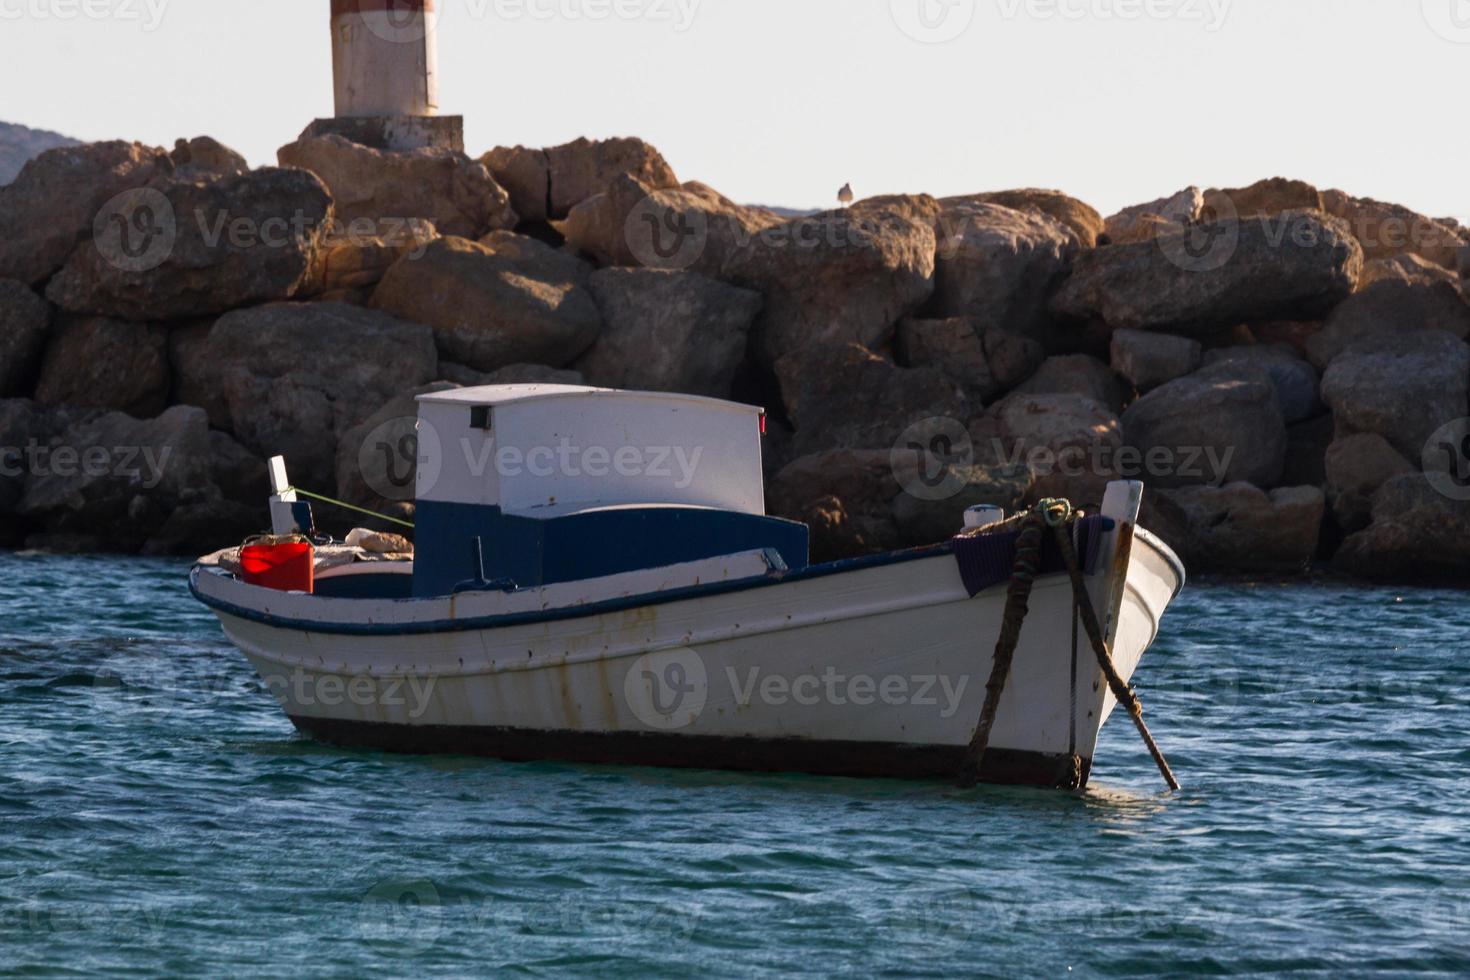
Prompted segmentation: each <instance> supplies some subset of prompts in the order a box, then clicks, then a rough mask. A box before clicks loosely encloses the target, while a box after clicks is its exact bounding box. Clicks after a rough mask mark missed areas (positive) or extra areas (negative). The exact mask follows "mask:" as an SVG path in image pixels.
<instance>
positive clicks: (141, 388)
mask: <svg viewBox="0 0 1470 980" xmlns="http://www.w3.org/2000/svg"><path fill="white" fill-rule="evenodd" d="M166 343H167V341H166V334H165V333H164V330H163V328H162V327H159V326H154V325H149V324H145V323H133V322H130V321H128V320H112V319H108V318H107V317H74V316H61V317H58V318H57V321H56V326H55V328H54V330H53V331H52V335H51V340H50V343H48V344H47V346H46V357H45V360H44V362H43V363H42V365H41V375H40V380H39V381H38V382H37V384H36V401H38V402H40V403H41V404H42V405H79V406H82V407H85V408H107V409H114V410H116V411H119V412H126V413H127V414H129V415H132V416H134V417H136V418H152V417H153V416H155V415H157V414H158V413H160V412H162V411H163V408H164V406H165V405H166V404H167V403H168V394H169V379H170V375H171V372H170V370H169V362H168V351H167V347H166Z"/></svg>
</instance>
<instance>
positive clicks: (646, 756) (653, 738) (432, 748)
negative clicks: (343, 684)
mask: <svg viewBox="0 0 1470 980" xmlns="http://www.w3.org/2000/svg"><path fill="white" fill-rule="evenodd" d="M291 721H292V722H294V723H295V725H296V727H297V728H298V729H300V730H301V731H302V732H303V733H304V734H306V735H310V736H311V737H313V738H316V739H318V740H320V741H323V742H327V743H329V744H331V745H341V746H350V747H358V748H374V749H382V750H384V751H388V752H404V753H413V754H422V755H428V754H453V755H484V756H492V757H494V758H497V759H506V760H509V761H511V762H533V761H540V760H557V761H564V762H592V763H604V764H611V765H628V766H666V767H670V768H677V769H734V770H741V771H746V772H803V773H812V774H814V775H822V776H863V777H880V778H889V779H926V780H940V781H953V780H955V779H956V778H957V776H958V773H959V771H960V763H961V761H962V759H963V756H964V747H963V746H956V745H903V744H899V743H893V742H841V741H816V740H811V739H762V738H722V737H710V736H695V735H671V734H663V733H644V732H569V731H530V730H527V729H519V728H478V727H461V726H449V725H423V726H420V725H389V724H384V723H382V722H366V721H342V720H337V719H330V718H305V717H293V718H292V719H291ZM1080 762H1081V765H1080V773H1081V778H1080V781H1079V780H1078V778H1077V776H1076V774H1075V773H1074V770H1073V767H1072V763H1071V760H1070V758H1069V757H1068V756H1065V755H1060V754H1057V755H1052V754H1047V753H1044V752H1021V751H1016V750H1014V749H991V750H990V751H988V752H987V753H986V754H985V760H984V764H983V765H982V766H981V769H980V780H981V782H986V783H996V784H1000V785H1008V786H1047V787H1056V788H1061V789H1078V788H1080V787H1082V786H1085V785H1087V777H1088V773H1089V771H1090V769H1091V767H1092V760H1091V759H1082V760H1080Z"/></svg>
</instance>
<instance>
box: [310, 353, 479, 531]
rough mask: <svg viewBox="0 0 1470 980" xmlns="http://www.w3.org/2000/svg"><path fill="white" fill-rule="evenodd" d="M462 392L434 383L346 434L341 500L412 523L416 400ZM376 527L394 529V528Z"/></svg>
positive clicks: (341, 450)
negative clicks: (454, 391) (420, 396)
mask: <svg viewBox="0 0 1470 980" xmlns="http://www.w3.org/2000/svg"><path fill="white" fill-rule="evenodd" d="M458 387H459V385H456V384H453V383H451V382H448V381H436V382H434V383H433V384H427V385H420V386H418V387H416V388H410V389H408V390H406V391H402V392H399V393H398V394H395V395H394V396H392V397H391V398H389V399H388V400H387V401H386V402H385V403H384V404H383V405H382V406H381V407H380V408H379V409H378V410H377V411H375V412H374V413H373V414H372V415H370V416H368V417H367V419H365V420H364V421H363V422H362V423H361V424H360V425H355V426H353V427H352V428H350V429H347V430H346V431H345V432H343V433H342V435H341V437H340V438H339V439H338V440H337V459H336V468H337V483H336V486H337V495H338V496H339V497H341V499H343V500H345V501H347V502H348V503H350V504H356V505H357V506H359V507H364V508H367V509H368V510H373V511H377V512H378V513H380V514H387V515H389V516H390V517H397V518H399V519H400V520H404V519H410V518H411V517H412V513H413V503H414V494H415V490H416V482H417V481H416V478H417V474H418V459H419V433H418V429H417V423H418V404H417V402H416V399H417V398H418V396H419V395H427V394H433V393H435V392H440V391H450V390H453V389H455V388H458ZM440 448H441V450H442V448H443V447H442V446H441V447H440ZM361 519H362V518H360V517H355V518H353V520H354V521H360V520H361ZM369 520H370V519H369ZM363 526H365V527H366V526H369V525H363ZM373 526H375V527H377V526H381V527H383V528H384V529H388V530H393V529H396V528H395V527H394V526H393V525H392V524H391V523H384V524H381V525H373Z"/></svg>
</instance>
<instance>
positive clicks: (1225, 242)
mask: <svg viewBox="0 0 1470 980" xmlns="http://www.w3.org/2000/svg"><path fill="white" fill-rule="evenodd" d="M1362 269H1363V253H1362V250H1361V249H1360V248H1359V247H1358V243H1357V241H1356V240H1355V239H1354V238H1353V237H1352V235H1351V234H1349V233H1348V230H1347V227H1346V225H1344V224H1343V223H1342V222H1341V221H1339V220H1337V219H1335V218H1331V217H1328V216H1326V215H1323V214H1321V213H1319V212H1309V211H1289V212H1286V213H1284V214H1281V215H1277V216H1274V217H1265V218H1241V219H1228V220H1222V221H1216V222H1211V223H1206V224H1199V225H1194V226H1191V227H1190V228H1189V229H1187V230H1185V231H1181V232H1173V233H1170V234H1166V235H1162V236H1160V237H1159V238H1157V239H1153V240H1151V241H1143V242H1135V243H1131V244H1126V245H1114V246H1110V247H1108V248H1099V249H1093V250H1092V251H1090V252H1084V253H1082V254H1081V255H1080V256H1078V258H1077V260H1076V262H1075V264H1074V267H1073V270H1072V274H1071V276H1070V277H1068V279H1067V280H1066V281H1065V282H1063V283H1062V285H1061V287H1060V288H1059V289H1058V290H1057V292H1056V293H1055V295H1054V296H1053V297H1052V301H1051V308H1052V309H1053V311H1055V312H1056V313H1058V314H1060V315H1063V316H1068V317H1073V318H1077V319H1084V320H1085V319H1089V318H1092V317H1101V318H1102V319H1103V320H1104V321H1106V322H1107V323H1108V325H1109V326H1112V327H1115V328H1117V327H1123V328H1130V329H1138V330H1166V331H1170V332H1174V333H1188V334H1191V335H1195V334H1207V333H1210V332H1212V331H1215V330H1218V329H1221V328H1225V327H1230V326H1233V325H1235V324H1239V323H1243V322H1249V321H1253V320H1276V319H1284V320H1292V319H1312V318H1314V317H1316V316H1319V315H1321V314H1323V313H1326V312H1327V311H1328V310H1330V309H1332V307H1333V306H1335V305H1336V304H1337V303H1339V302H1340V301H1342V300H1343V299H1345V298H1346V297H1347V296H1348V295H1349V294H1350V293H1352V291H1353V289H1354V287H1355V286H1356V285H1357V282H1358V277H1359V275H1360V274H1361V273H1362Z"/></svg>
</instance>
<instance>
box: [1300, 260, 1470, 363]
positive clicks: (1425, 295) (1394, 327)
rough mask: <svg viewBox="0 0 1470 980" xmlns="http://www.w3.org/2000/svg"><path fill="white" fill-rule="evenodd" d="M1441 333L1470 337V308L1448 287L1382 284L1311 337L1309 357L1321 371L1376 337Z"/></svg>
mask: <svg viewBox="0 0 1470 980" xmlns="http://www.w3.org/2000/svg"><path fill="white" fill-rule="evenodd" d="M1421 330H1443V331H1444V332H1445V333H1448V334H1453V335H1454V336H1456V337H1459V338H1460V339H1461V340H1464V339H1465V338H1466V337H1470V305H1467V304H1466V303H1465V299H1464V297H1463V296H1461V295H1460V290H1459V289H1457V288H1456V287H1455V286H1452V285H1450V284H1449V283H1433V284H1430V285H1418V284H1414V283H1409V282H1401V281H1392V280H1390V281H1387V282H1378V283H1374V284H1373V285H1371V286H1369V287H1368V288H1366V289H1364V290H1362V291H1360V292H1358V293H1355V294H1354V295H1353V296H1351V297H1349V298H1348V299H1346V300H1344V301H1343V302H1342V303H1341V304H1340V305H1339V306H1338V307H1337V309H1335V310H1333V311H1332V314H1331V315H1330V316H1329V317H1328V318H1327V322H1326V323H1325V324H1324V325H1323V327H1322V329H1321V331H1319V332H1317V333H1315V334H1313V335H1312V336H1311V337H1309V338H1307V342H1306V347H1307V356H1308V357H1309V358H1311V361H1312V363H1313V364H1314V365H1315V366H1316V367H1317V369H1318V370H1319V371H1325V370H1327V366H1328V365H1329V364H1331V363H1332V361H1333V358H1335V357H1337V356H1338V355H1339V354H1341V353H1342V352H1343V351H1344V350H1346V349H1347V348H1348V347H1350V346H1352V345H1353V344H1355V343H1357V342H1358V341H1360V340H1366V339H1368V338H1370V337H1378V336H1401V335H1403V334H1410V333H1417V332H1419V331H1421Z"/></svg>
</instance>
